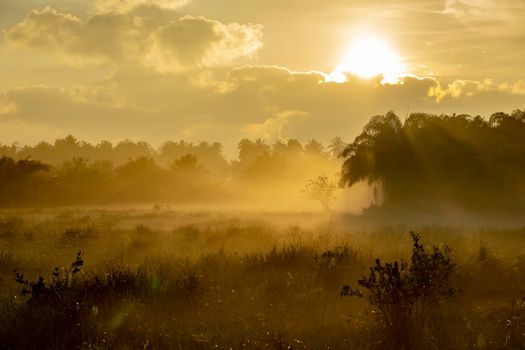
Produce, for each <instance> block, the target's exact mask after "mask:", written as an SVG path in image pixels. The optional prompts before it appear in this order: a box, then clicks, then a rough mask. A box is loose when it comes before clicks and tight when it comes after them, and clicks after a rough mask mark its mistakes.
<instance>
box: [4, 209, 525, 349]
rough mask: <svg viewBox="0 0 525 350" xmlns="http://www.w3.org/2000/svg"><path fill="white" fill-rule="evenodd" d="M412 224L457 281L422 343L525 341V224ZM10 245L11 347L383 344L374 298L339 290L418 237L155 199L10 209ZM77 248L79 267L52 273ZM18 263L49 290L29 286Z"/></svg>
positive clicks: (402, 254)
mask: <svg viewBox="0 0 525 350" xmlns="http://www.w3.org/2000/svg"><path fill="white" fill-rule="evenodd" d="M342 222H345V224H344V225H343V224H341V223H342ZM411 229H414V230H418V231H419V232H420V233H421V234H422V237H423V242H424V243H425V244H429V245H430V244H433V245H436V246H439V245H441V244H445V243H446V244H448V245H449V246H450V247H451V248H452V250H453V256H454V260H455V262H456V263H457V264H458V273H457V275H456V276H455V279H454V283H456V284H457V287H458V288H459V289H461V293H460V294H459V295H458V296H457V297H456V298H455V299H454V300H452V301H449V302H447V303H446V304H443V305H439V307H437V308H435V309H433V310H429V311H428V315H427V317H426V318H427V319H428V320H429V321H428V323H427V324H426V325H425V328H424V329H421V330H420V332H419V333H418V334H416V335H415V336H416V337H417V338H418V341H417V344H418V347H420V348H425V349H431V348H440V349H441V348H443V349H446V348H449V349H458V348H487V349H489V348H498V349H499V348H508V349H516V348H521V347H523V344H525V337H524V335H523V334H524V333H525V327H524V324H525V323H524V322H525V308H524V305H523V299H522V297H523V292H524V289H523V288H525V258H524V257H525V255H524V254H525V248H523V247H525V244H524V243H525V230H524V229H522V228H509V229H488V228H486V229H468V228H461V227H437V226H430V227H411ZM480 242H482V243H480ZM0 247H1V248H0V253H1V254H0V278H1V280H2V281H1V282H0V287H1V289H0V291H1V292H0V308H1V312H0V348H13V349H30V348H39V349H43V348H44V349H45V348H53V349H56V348H58V349H72V348H86V349H88V348H96V349H110V348H111V349H144V348H151V349H159V348H160V349H211V348H218V349H230V348H232V349H348V348H358V349H359V348H362V349H368V348H384V347H385V344H386V343H385V342H383V341H382V338H381V334H380V333H379V331H378V329H377V327H376V322H375V316H374V313H373V311H374V310H372V309H370V308H369V307H368V306H367V305H366V304H364V303H363V302H362V301H361V300H353V299H347V298H340V297H339V291H340V289H341V286H342V285H343V284H346V283H354V284H355V281H356V280H357V279H358V278H360V277H361V276H362V275H363V274H365V273H366V271H367V269H368V267H369V266H370V265H372V263H373V261H374V258H375V257H381V258H382V259H386V260H392V259H400V258H407V257H408V255H409V253H410V248H411V246H410V239H409V235H408V230H407V229H405V228H404V227H392V228H382V229H373V230H370V231H365V230H363V229H362V227H361V228H360V227H359V226H358V225H355V226H351V225H348V224H347V222H346V221H344V220H339V219H337V218H332V219H331V220H329V221H327V220H326V218H325V217H322V216H312V215H307V214H293V215H292V214H290V215H286V214H282V213H281V214H269V213H266V214H254V213H236V214H230V213H217V212H208V213H206V212H185V211H175V210H168V209H158V208H157V209H153V210H150V209H140V210H139V209H118V208H113V209H62V210H41V211H9V212H3V213H1V214H0ZM78 250H82V252H83V261H84V265H83V266H81V267H80V272H78V273H76V274H75V277H74V278H73V277H68V278H70V280H69V282H68V283H67V284H64V283H62V284H57V285H54V284H53V283H54V282H53V279H52V272H53V269H54V267H59V270H58V271H59V273H60V276H59V280H60V281H64V279H65V278H66V275H68V274H67V268H68V266H70V264H71V262H73V261H74V258H75V256H76V254H77V251H78ZM13 269H18V271H20V272H23V273H24V276H25V277H24V278H25V279H27V280H28V281H36V280H37V278H38V276H43V277H44V279H45V285H46V287H47V288H49V290H54V292H53V293H54V294H52V295H53V297H49V298H51V299H46V298H40V299H38V298H36V297H34V296H31V295H30V294H29V295H26V296H20V295H19V294H20V291H21V287H22V286H21V285H20V284H18V283H16V282H15V280H14V273H13ZM73 280H74V282H71V281H73ZM55 287H57V288H55ZM53 288H55V289H53ZM46 295H47V294H46ZM57 295H58V297H57Z"/></svg>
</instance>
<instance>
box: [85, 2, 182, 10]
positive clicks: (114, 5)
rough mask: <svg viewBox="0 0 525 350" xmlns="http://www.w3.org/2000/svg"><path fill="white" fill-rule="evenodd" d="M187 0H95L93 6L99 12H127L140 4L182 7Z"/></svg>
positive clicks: (173, 8) (171, 7)
mask: <svg viewBox="0 0 525 350" xmlns="http://www.w3.org/2000/svg"><path fill="white" fill-rule="evenodd" d="M189 2H190V1H189V0H96V1H95V6H96V9H97V11H99V12H109V11H123V12H128V11H131V10H133V9H134V8H136V7H138V6H141V5H146V6H157V7H160V8H163V9H169V10H175V9H178V8H180V7H183V6H184V5H186V4H188V3H189Z"/></svg>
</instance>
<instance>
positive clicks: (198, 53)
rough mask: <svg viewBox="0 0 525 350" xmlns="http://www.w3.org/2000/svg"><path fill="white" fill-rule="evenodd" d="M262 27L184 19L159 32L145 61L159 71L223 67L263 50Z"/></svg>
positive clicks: (191, 17) (162, 28)
mask: <svg viewBox="0 0 525 350" xmlns="http://www.w3.org/2000/svg"><path fill="white" fill-rule="evenodd" d="M261 37H262V27H261V26H259V25H240V24H238V23H230V24H227V25H225V24H222V23H220V22H218V21H213V20H209V19H206V18H204V17H193V16H184V17H182V18H179V19H178V20H176V21H172V22H171V23H169V24H167V25H165V26H163V27H161V28H159V29H158V30H157V31H156V32H155V33H154V34H153V36H152V45H151V48H150V51H149V52H148V54H146V56H145V58H144V60H145V63H146V65H148V66H151V67H155V68H157V69H158V70H160V71H177V70H179V68H180V67H181V66H182V67H188V66H189V67H192V66H206V67H210V66H220V65H224V64H228V63H231V62H232V61H233V60H235V59H236V58H238V57H250V56H252V55H253V54H254V53H255V52H256V51H257V50H258V49H259V48H260V47H262V42H261V40H260V39H261Z"/></svg>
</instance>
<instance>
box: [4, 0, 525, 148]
mask: <svg viewBox="0 0 525 350" xmlns="http://www.w3.org/2000/svg"><path fill="white" fill-rule="evenodd" d="M524 17H525V1H523V0H418V1H406V0H403V1H393V0H386V1H379V0H331V1H326V0H264V1H261V0H257V1H256V0H56V1H45V0H0V28H1V30H2V35H0V142H1V143H10V142H14V141H19V142H21V143H29V144H33V143H36V142H38V141H41V140H53V139H54V138H56V137H62V136H64V135H67V134H69V133H72V134H74V135H76V136H77V137H79V138H81V139H86V140H88V141H91V142H97V141H99V140H102V139H107V140H110V141H118V140H121V139H124V138H130V139H134V140H146V141H149V142H151V143H153V144H154V145H156V144H158V143H160V142H162V141H165V140H168V139H186V140H189V141H199V140H208V141H221V142H223V143H224V144H225V145H226V147H227V149H230V150H231V149H233V148H234V145H235V144H236V143H237V141H238V140H239V139H240V138H242V137H249V138H257V137H261V138H264V139H267V140H269V141H272V140H275V139H276V138H298V139H300V140H306V139H309V138H317V139H319V140H321V141H325V142H326V141H327V140H329V139H331V138H332V137H334V136H342V137H344V138H345V139H347V140H351V139H352V138H353V137H354V136H355V135H356V134H357V133H358V132H359V131H360V129H361V128H362V126H363V125H364V123H365V122H366V121H367V120H368V119H369V118H370V117H371V116H372V115H374V114H378V113H381V114H383V113H385V112H386V111H388V110H391V109H392V110H394V111H396V112H397V113H398V114H399V115H402V116H404V115H405V114H406V113H407V111H410V112H416V111H423V112H433V113H452V112H456V113H469V114H481V115H483V116H488V115H490V114H491V113H492V112H495V111H505V112H510V111H512V110H514V109H517V108H524V107H525V59H524V58H525V25H523V18H524ZM359 43H361V44H362V45H360V44H359ZM363 43H364V44H363ZM393 60H398V61H399V62H397V61H396V62H397V63H398V65H397V66H396V67H397V68H398V69H397V68H396V69H395V74H393V73H392V74H390V75H391V76H394V75H395V76H394V79H390V80H388V79H387V78H386V77H387V75H388V74H389V73H390V72H391V71H392V72H393V71H394V70H393V68H392V67H393V63H392V61H393ZM357 61H358V63H356V62H357ZM397 63H396V64H397ZM363 65H364V66H365V67H363ZM356 66H358V68H351V67H356ZM367 69H368V72H369V73H370V74H368V75H367V74H365V71H366V70H367ZM377 72H380V73H383V75H384V77H385V79H383V77H381V76H377V77H371V78H370V77H369V75H371V74H372V75H373V73H377ZM365 75H367V76H368V77H367V78H363V76H365ZM386 80H388V81H386Z"/></svg>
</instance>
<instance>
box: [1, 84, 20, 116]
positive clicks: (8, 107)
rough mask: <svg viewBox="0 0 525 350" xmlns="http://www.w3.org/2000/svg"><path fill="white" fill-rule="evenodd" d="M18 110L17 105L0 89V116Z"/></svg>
mask: <svg viewBox="0 0 525 350" xmlns="http://www.w3.org/2000/svg"><path fill="white" fill-rule="evenodd" d="M17 111H18V107H17V106H16V104H15V103H14V102H12V101H10V100H9V99H8V97H7V93H6V92H5V91H2V90H0V116H2V115H8V114H12V113H15V112H17Z"/></svg>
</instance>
